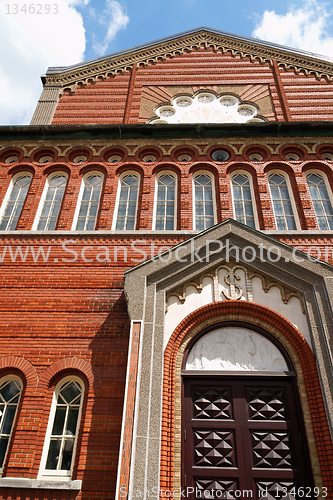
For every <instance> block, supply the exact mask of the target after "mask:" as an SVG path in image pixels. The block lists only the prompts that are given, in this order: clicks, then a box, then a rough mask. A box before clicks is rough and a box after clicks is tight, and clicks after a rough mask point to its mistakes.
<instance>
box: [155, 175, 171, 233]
mask: <svg viewBox="0 0 333 500" xmlns="http://www.w3.org/2000/svg"><path fill="white" fill-rule="evenodd" d="M175 185H176V181H175V179H174V177H173V176H171V175H169V174H163V175H161V176H159V177H158V179H157V203H156V214H155V215H156V222H155V229H162V230H165V229H174V218H173V215H174V213H175ZM168 216H169V218H168Z"/></svg>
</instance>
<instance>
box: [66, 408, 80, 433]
mask: <svg viewBox="0 0 333 500" xmlns="http://www.w3.org/2000/svg"><path fill="white" fill-rule="evenodd" d="M78 416H79V408H70V409H69V412H68V420H67V429H66V434H67V435H68V436H75V433H76V424H77V419H78Z"/></svg>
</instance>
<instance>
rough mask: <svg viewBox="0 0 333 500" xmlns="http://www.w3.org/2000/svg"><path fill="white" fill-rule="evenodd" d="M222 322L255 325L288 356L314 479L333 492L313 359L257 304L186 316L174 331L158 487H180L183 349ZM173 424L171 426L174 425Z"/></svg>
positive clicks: (289, 327) (331, 458) (332, 459)
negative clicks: (299, 398) (295, 383)
mask: <svg viewBox="0 0 333 500" xmlns="http://www.w3.org/2000/svg"><path fill="white" fill-rule="evenodd" d="M223 321H228V322H230V321H238V322H244V323H247V324H252V325H257V326H260V327H261V328H262V329H264V330H266V331H267V332H269V333H271V334H272V335H273V336H274V337H276V338H277V340H279V342H280V343H281V344H282V345H283V347H284V348H285V349H286V351H287V352H288V354H289V356H290V358H291V360H292V362H293V365H294V368H295V371H296V372H297V378H298V385H299V389H300V391H299V392H300V396H301V401H302V410H303V414H304V419H305V425H306V432H307V439H308V444H309V448H310V456H311V461H312V467H313V473H314V479H315V482H316V485H317V486H320V485H322V486H325V487H327V488H328V490H329V491H330V492H331V493H329V494H328V497H330V494H332V493H333V444H332V440H331V436H330V431H329V426H328V421H327V418H326V411H325V406H324V400H323V396H322V393H321V387H320V381H319V376H318V371H317V367H316V362H315V358H314V355H313V353H312V351H311V349H310V347H309V345H308V344H307V342H306V341H305V339H304V338H303V336H302V335H301V334H300V333H299V332H298V330H297V329H296V328H295V327H294V326H293V324H292V323H291V322H290V321H288V320H287V319H285V318H284V317H283V316H281V315H280V314H278V313H276V312H275V311H273V310H271V309H268V308H266V307H263V306H260V305H258V304H253V303H250V302H245V301H244V302H241V301H223V302H218V303H215V304H209V305H206V306H203V307H201V308H200V309H197V310H196V311H194V312H193V313H191V314H189V315H188V316H187V317H186V318H185V319H184V320H183V321H182V322H181V323H180V324H179V325H178V326H177V328H176V329H175V330H174V332H173V334H172V335H171V337H170V340H169V342H168V344H167V346H166V349H165V353H164V376H163V414H162V446H161V470H160V488H161V489H164V490H170V491H172V490H173V489H174V488H179V487H180V439H178V440H177V433H178V432H179V434H180V426H179V424H178V422H179V421H180V405H181V397H180V396H181V390H180V387H181V376H180V373H181V363H182V358H183V354H184V351H185V348H186V346H187V345H188V343H189V342H190V341H191V339H192V338H194V337H195V336H196V335H197V334H198V333H199V332H200V331H202V330H203V329H204V328H206V327H208V326H210V325H213V324H216V323H221V322H223ZM175 420H176V424H175Z"/></svg>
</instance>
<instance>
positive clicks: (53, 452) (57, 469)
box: [44, 379, 83, 475]
mask: <svg viewBox="0 0 333 500" xmlns="http://www.w3.org/2000/svg"><path fill="white" fill-rule="evenodd" d="M82 399H83V389H82V386H81V383H80V382H78V381H77V380H74V379H70V380H66V381H65V382H64V381H61V382H60V384H58V386H57V388H56V390H55V393H54V401H53V407H52V410H51V416H50V422H49V427H48V438H47V443H46V444H47V455H46V460H45V471H44V473H45V474H50V475H52V474H57V475H69V474H70V471H71V470H72V466H73V461H74V453H75V447H76V442H77V436H78V428H79V420H80V413H81V407H82Z"/></svg>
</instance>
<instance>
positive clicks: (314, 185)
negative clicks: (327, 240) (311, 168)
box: [306, 171, 333, 231]
mask: <svg viewBox="0 0 333 500" xmlns="http://www.w3.org/2000/svg"><path fill="white" fill-rule="evenodd" d="M306 180H307V183H308V187H309V191H310V196H311V200H312V204H313V208H314V211H315V214H316V217H317V221H318V226H319V229H321V230H323V231H325V230H331V229H333V208H332V200H331V196H330V195H329V190H328V188H327V181H326V176H325V175H324V174H323V173H322V172H318V171H316V172H309V173H308V174H307V176H306Z"/></svg>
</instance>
